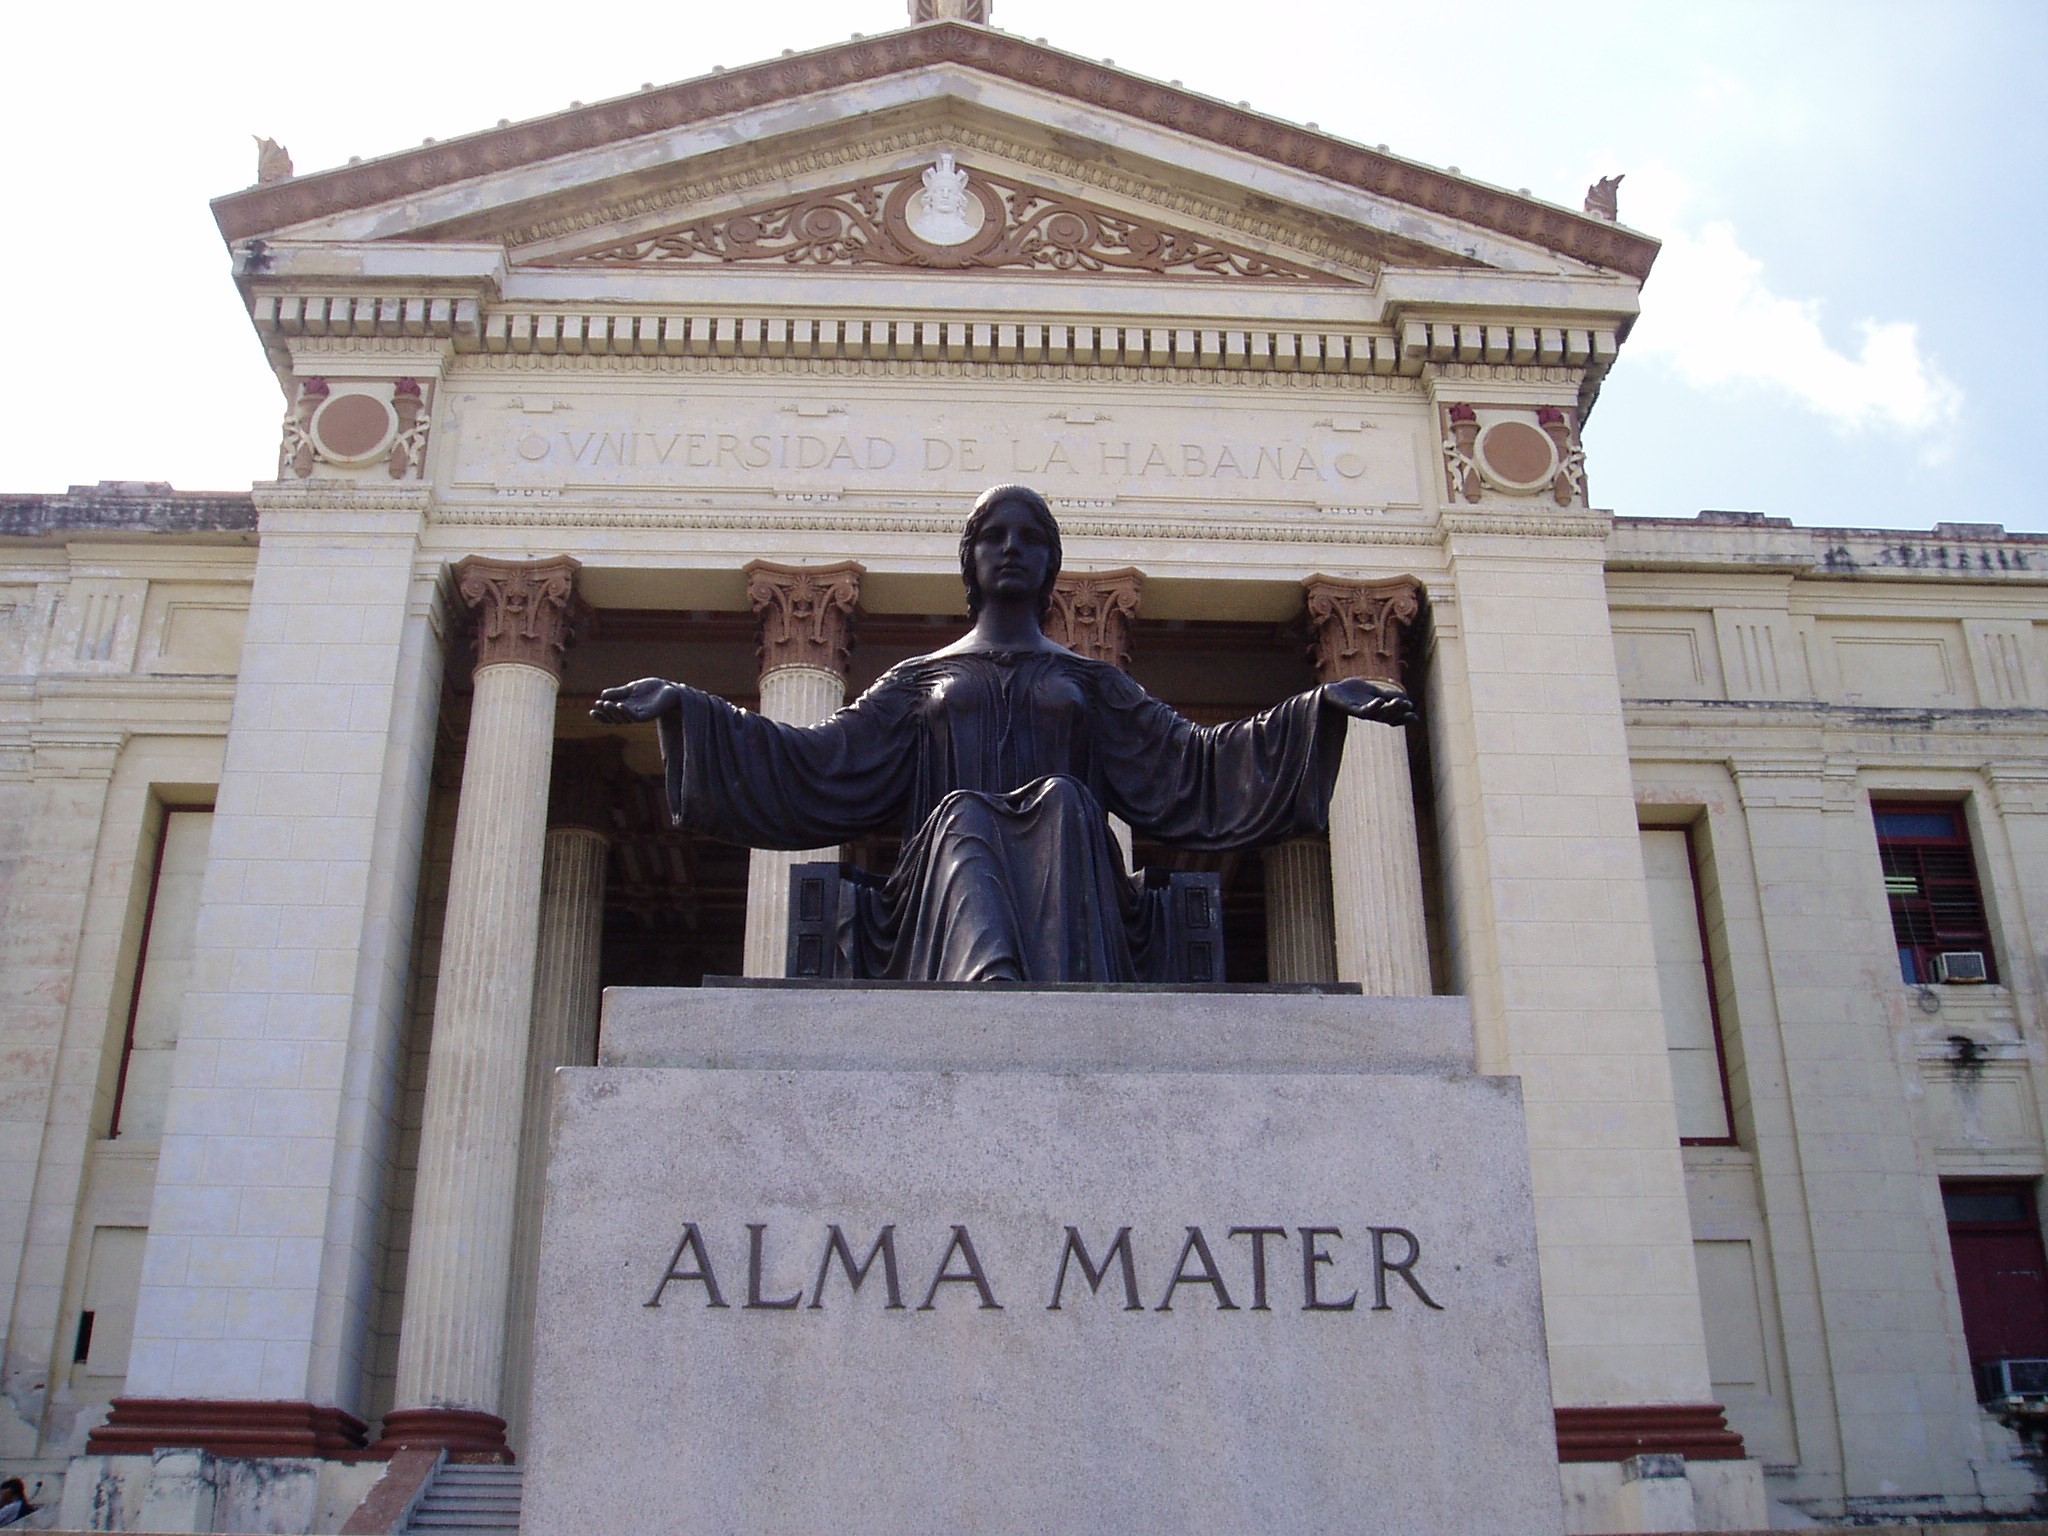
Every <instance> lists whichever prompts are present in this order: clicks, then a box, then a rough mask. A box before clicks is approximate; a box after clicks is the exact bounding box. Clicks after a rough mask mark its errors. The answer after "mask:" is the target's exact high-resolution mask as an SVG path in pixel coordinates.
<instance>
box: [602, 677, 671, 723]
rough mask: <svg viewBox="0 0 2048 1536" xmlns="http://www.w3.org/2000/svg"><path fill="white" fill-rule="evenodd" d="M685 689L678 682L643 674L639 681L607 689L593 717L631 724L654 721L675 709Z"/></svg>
mask: <svg viewBox="0 0 2048 1536" xmlns="http://www.w3.org/2000/svg"><path fill="white" fill-rule="evenodd" d="M682 696H683V690H682V689H681V688H680V687H678V686H677V685H676V684H674V683H665V682H663V681H662V680H661V679H660V678H658V677H643V678H641V679H640V681H639V682H637V683H622V684H620V686H618V687H617V688H607V689H605V690H604V692H602V693H600V694H599V695H598V696H597V703H596V704H594V705H592V706H591V710H590V718H591V719H593V720H602V721H604V722H605V724H607V725H629V724H632V723H635V722H637V721H641V720H652V719H653V718H654V717H655V716H656V715H660V714H664V713H666V712H667V711H668V710H670V709H672V708H674V706H675V702H676V700H677V699H679V698H681V697H682Z"/></svg>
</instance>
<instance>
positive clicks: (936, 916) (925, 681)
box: [591, 486, 1416, 983]
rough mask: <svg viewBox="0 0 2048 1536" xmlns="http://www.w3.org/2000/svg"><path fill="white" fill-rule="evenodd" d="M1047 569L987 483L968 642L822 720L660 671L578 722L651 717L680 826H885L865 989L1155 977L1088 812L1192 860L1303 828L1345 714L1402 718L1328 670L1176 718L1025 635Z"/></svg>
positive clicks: (1404, 707)
mask: <svg viewBox="0 0 2048 1536" xmlns="http://www.w3.org/2000/svg"><path fill="white" fill-rule="evenodd" d="M1059 570H1060V534H1059V525H1058V524H1057V523H1056V522H1055V521H1054V520H1053V516H1052V513H1051V511H1050V510H1049V509H1048V508H1047V507H1046V504H1045V502H1044V500H1043V499H1042V498H1041V497H1040V496H1039V495H1038V494H1037V493H1036V492H1035V491H1032V490H1029V489H1027V488H1025V487H1023V486H997V487H995V488H994V489H992V490H990V491H987V492H985V493H984V494H983V495H982V496H981V498H980V500H979V501H977V502H976V504H975V508H974V512H973V515H972V516H971V517H970V518H969V519H968V522H967V528H966V531H965V532H964V533H963V534H962V536H961V540H960V574H961V578H962V579H963V580H964V581H965V583H966V586H967V606H968V613H969V616H970V618H971V620H972V627H971V628H970V629H969V631H968V633H967V634H965V635H964V636H962V637H961V638H960V639H959V640H956V641H954V642H953V644H951V645H949V646H946V647H945V648H944V649H942V650H938V651H934V652H932V653H931V654H930V655H928V656H918V657H913V658H912V659H911V660H909V661H906V662H903V663H902V664H901V665H899V666H895V667H892V668H890V670H889V671H888V672H887V673H885V674H884V675H883V676H882V677H881V678H880V679H879V680H878V681H877V682H876V683H875V685H874V686H873V687H872V688H870V689H868V690H867V692H865V693H864V694H862V695H861V696H860V697H859V698H858V699H855V700H854V701H853V702H852V703H850V704H848V705H847V706H846V707H845V708H844V709H841V710H840V711H839V712H838V713H837V714H835V715H833V716H832V717H831V718H830V719H828V720H825V721H822V722H820V723H819V724H817V725H812V726H789V725H782V724H779V723H777V722H775V721H771V720H765V719H763V718H761V717H760V716H759V715H756V714H752V713H750V712H748V711H746V710H741V709H736V708H734V707H733V706H732V705H730V704H727V703H726V702H725V701H724V700H722V699H719V698H717V697H715V696H713V695H711V694H707V693H704V692H703V691H701V690H699V689H696V688H691V687H689V686H687V685H685V684H681V683H672V682H664V681H662V680H661V679H658V678H643V679H642V680H641V681H639V682H636V683H629V684H626V685H625V686H623V687H618V688H608V689H606V690H605V691H604V692H603V693H601V694H600V695H599V696H598V703H597V707H596V708H595V709H593V710H592V711H591V713H592V714H593V715H595V716H596V717H597V718H598V719H600V720H607V721H621V722H622V721H640V720H654V721H656V722H657V723H658V724H659V727H660V731H661V744H662V755H663V760H664V764H665V768H666V774H667V784H668V797H669V808H670V811H671V813H672V814H673V815H674V817H675V819H676V821H677V823H678V824H679V825H682V826H687V827H690V828H692V829H694V830H696V831H700V832H705V833H708V834H710V835H712V836H714V837H720V838H725V839H727V840H729V841H733V842H738V843H744V844H747V845H749V846H752V847H757V848H792V849H795V848H817V847H821V846H825V845H827V844H831V843H837V842H842V841H844V840H846V839H848V838H851V837H855V836H858V835H860V834H861V833H865V832H873V831H879V830H885V829H900V830H901V831H902V834H903V838H904V842H903V851H902V854H901V856H900V857H899V858H898V859H897V862H896V868H895V869H894V871H893V872H892V873H891V874H890V875H889V877H888V879H887V881H886V882H885V883H884V884H882V885H881V886H879V887H876V888H864V889H863V890H862V891H861V892H860V897H859V908H858V912H857V914H856V932H855V946H854V947H855V953H856V955H857V956H858V957H860V962H861V968H862V971H863V973H864V974H866V975H869V976H872V977H875V978H878V979H895V980H910V981H987V982H1011V983H1045V982H1063V981H1092V982H1117V981H1124V982H1128V981H1156V980H1162V979H1165V974H1166V973H1165V970H1164V967H1165V966H1166V964H1167V959H1166V955H1165V953H1164V950H1165V944H1164V924H1163V920H1162V914H1161V911H1160V905H1159V899H1158V898H1159V893H1157V892H1147V891H1145V890H1144V889H1143V888H1142V886H1141V885H1140V884H1139V883H1138V882H1137V881H1135V880H1134V879H1133V877H1132V876H1131V875H1130V874H1129V873H1128V872H1127V871H1126V870H1125V868H1124V863H1123V857H1122V854H1121V851H1120V850H1119V849H1118V847H1117V845H1116V842H1115V840H1114V839H1113V838H1112V837H1111V835H1110V830H1109V821H1108V818H1109V816H1110V815H1111V814H1114V815H1117V816H1120V817H1122V818H1123V819H1124V820H1125V821H1126V822H1128V823H1129V824H1130V826H1131V827H1132V829H1133V830H1134V831H1136V832H1139V833H1141V834H1143V835H1145V836H1148V837H1153V838H1157V839H1158V840H1159V841H1161V842H1164V843H1167V844H1169V845H1172V846H1176V847H1182V848H1194V849H1213V850H1220V849H1230V848H1250V847H1256V846H1259V845H1261V844H1265V843H1271V842H1279V841H1282V840H1284V839H1287V838H1292V837H1299V836H1301V835H1302V834H1304V833H1308V832H1314V831H1321V830H1322V829H1323V828H1325V827H1326V826H1327V824H1328V816H1329V802H1330V790H1331V787H1332V785H1333V783H1334V782H1335V779H1336V773H1337V765H1338V761H1339V758H1340V756H1341V754H1342V751H1343V745H1344V733H1345V727H1346V725H1347V723H1348V722H1349V721H1350V720H1352V719H1359V720H1370V721H1378V722H1380V723H1383V724H1387V725H1405V724H1407V723H1409V722H1410V721H1412V720H1414V719H1415V718H1416V715H1415V707H1414V705H1413V704H1412V703H1411V702H1410V700H1409V698H1408V696H1407V695H1406V694H1405V693H1403V692H1401V691H1400V690H1399V689H1396V688H1385V687H1381V686H1379V685H1377V684H1373V683H1370V682H1365V681H1363V680H1359V679H1350V680H1346V681H1343V682H1338V683H1328V684H1324V685H1323V686H1321V687H1318V688H1312V689H1310V690H1309V691H1308V692H1306V693H1302V694H1297V695H1296V696H1295V697H1293V698H1291V699H1288V700H1286V701H1284V702H1282V703H1280V704H1278V705H1275V706H1274V707H1273V708H1272V709H1269V710H1267V711H1265V712H1264V713H1263V714H1259V715H1254V716H1252V717H1251V718H1249V719H1246V720H1236V721H1232V722H1230V723H1229V724H1226V725H1219V726H1208V727H1204V726H1198V725H1195V724H1194V723H1193V722H1191V721H1189V720H1188V719H1186V718H1185V717H1184V716H1182V715H1181V714H1179V713H1178V712H1177V711H1175V710H1174V709H1172V708H1170V707H1169V706H1167V705H1165V704H1163V703H1161V702H1160V701H1159V700H1157V699H1155V698H1153V697H1152V696H1151V695H1150V694H1148V693H1147V692H1146V691H1145V690H1144V689H1143V688H1141V687H1139V686H1138V685H1137V684H1136V683H1135V682H1133V681H1132V680H1131V679H1130V677H1129V676H1127V675H1126V674H1125V673H1123V672H1121V671H1119V670H1118V669H1117V668H1115V667H1112V666H1109V665H1107V664H1105V663H1103V662H1099V661H1093V660H1090V659H1089V658H1087V657H1084V656H1077V655H1075V654H1074V653H1073V652H1072V651H1070V650H1068V649H1067V648H1066V647H1064V646H1062V645H1059V644H1056V643H1055V642H1054V641H1052V640H1049V639H1047V638H1046V635H1045V631H1044V627H1043V625H1044V619H1045V615H1046V612H1047V610H1048V606H1049V604H1050V602H1051V596H1052V589H1053V582H1054V581H1055V579H1056V578H1057V577H1058V575H1059Z"/></svg>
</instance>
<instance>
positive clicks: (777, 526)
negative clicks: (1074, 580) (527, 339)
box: [432, 498, 1441, 547]
mask: <svg viewBox="0 0 2048 1536" xmlns="http://www.w3.org/2000/svg"><path fill="white" fill-rule="evenodd" d="M969 499H971V498H963V499H962V501H961V507H962V508H964V507H965V506H966V505H967V502H968V500H969ZM960 518H961V512H960V511H959V510H951V511H946V512H938V513H916V512H877V513H859V512H841V511H811V512H777V511H760V512H752V511H742V510H732V509H722V510H720V511H716V512H693V511H688V510H685V509H683V508H681V507H640V508H632V509H627V508H620V507H616V506H586V505H581V504H577V503H570V502H546V503H540V504H536V503H534V502H530V501H520V502H516V503H509V504H506V505H502V506H500V505H489V504H477V503H455V504H448V503H443V504H441V505H438V506H436V507H435V508H434V512H433V518H432V521H433V523H434V524H435V525H436V526H440V527H451V528H524V529H536V528H547V529H571V528H576V529H628V530H656V529H659V530H664V531H690V532H717V533H731V532H740V533H755V532H761V533H790V532H797V533H818V534H826V533H843V534H862V535H868V534H913V535H921V536H933V537H942V538H946V539H957V538H958V537H959V536H960ZM1060 532H1061V534H1062V535H1063V536H1065V537H1066V538H1069V539H1078V538H1103V539H1129V538H1134V537H1141V538H1146V539H1183V540H1187V541H1189V542H1191V543H1200V542H1212V543H1214V542H1221V543H1243V544H1271V545H1296V546H1300V545H1331V546H1335V545H1344V546H1351V545H1386V546H1402V547H1431V546H1434V545H1436V544H1438V543H1440V542H1441V540H1440V538H1439V537H1438V534H1437V532H1436V530H1435V529H1433V528H1426V527H1417V526H1414V525H1412V524H1410V525H1407V526H1400V527H1369V526H1351V527H1332V526H1328V525H1323V524H1312V523H1301V522H1296V523H1286V522H1274V521H1261V522H1256V523H1239V522H1226V521H1222V520H1218V521H1216V522H1186V521H1167V520H1164V519H1153V518H1148V517H1145V516H1142V515H1133V516H1131V517H1128V518H1082V517H1075V516H1073V515H1071V514H1068V515H1066V516H1062V517H1061V518H1060Z"/></svg>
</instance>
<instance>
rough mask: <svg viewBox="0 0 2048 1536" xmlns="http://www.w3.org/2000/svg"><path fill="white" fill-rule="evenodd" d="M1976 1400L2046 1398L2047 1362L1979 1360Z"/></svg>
mask: <svg viewBox="0 0 2048 1536" xmlns="http://www.w3.org/2000/svg"><path fill="white" fill-rule="evenodd" d="M1975 1369H1976V1374H1977V1397H1978V1400H1979V1401H1980V1402H1981V1401H1990V1400H1991V1399H1994V1398H2016V1397H2033V1398H2040V1397H2048V1360H1979V1361H1978V1362H1977V1364H1976V1368H1975Z"/></svg>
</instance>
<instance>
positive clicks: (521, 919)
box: [384, 558, 578, 1453]
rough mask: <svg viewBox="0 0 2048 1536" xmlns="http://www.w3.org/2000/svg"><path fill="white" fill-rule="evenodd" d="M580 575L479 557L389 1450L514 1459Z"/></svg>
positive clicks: (467, 585) (463, 571) (460, 574)
mask: <svg viewBox="0 0 2048 1536" xmlns="http://www.w3.org/2000/svg"><path fill="white" fill-rule="evenodd" d="M577 569H578V567H577V563H576V562H575V561H574V560H570V559H567V558H563V559H557V560H544V561H538V562H534V563H531V564H514V563H510V562H506V561H498V560H482V559H476V558H471V559H468V560H464V561H463V562H462V563H461V564H460V565H458V566H457V567H456V568H455V579H456V590H457V591H458V592H459V593H460V595H461V597H462V600H463V601H464V602H465V603H467V604H468V605H469V606H470V607H471V608H472V609H473V610H474V613H475V619H476V687H475V693H474V695H473V697H472V700H471V704H470V717H469V743H468V747H467V750H466V752H465V754H464V757H463V764H462V798H461V802H460V806H459V809H458V810H457V812H456V821H455V849H454V858H453V862H452V865H451V868H450V871H449V878H448V903H447V910H446V916H445V918H444V920H443V928H442V939H441V974H440V980H439V983H438V986H437V988H436V991H435V994H434V1034H433V1046H432V1050H431V1053H430V1054H429V1056H428V1060H427V1102H426V1112H425V1117H424V1120H423V1123H422V1125H421V1129H420V1163H419V1172H418V1175H417V1180H416V1183H415V1186H414V1194H413V1221H412V1242H411V1246H410V1249H409V1251H408V1256H407V1261H406V1280H405V1318H404V1322H403V1325H402V1327H401V1331H400V1334H399V1345H398V1383H397V1393H396V1398H397V1403H398V1407H397V1408H396V1409H395V1410H394V1411H393V1412H391V1413H389V1414H387V1415H386V1416H385V1420H384V1440H385V1443H386V1444H388V1445H397V1444H439V1445H445V1446H448V1447H449V1448H450V1449H453V1450H464V1451H477V1452H493V1451H495V1452H499V1453H502V1452H503V1451H504V1444H505V1442H504V1430H505V1424H504V1420H503V1419H501V1418H499V1417H498V1412H499V1407H500V1388H501V1386H502V1381H503V1372H504V1364H505V1359H504V1352H505V1302H506V1293H507V1291H508V1289H509V1287H510V1280H511V1256H512V1229H513V1215H514V1208H515V1192H516V1189H517V1180H518V1171H519V1141H520V1118H521V1111H522V1110H523V1108H524V1098H525V1090H526V1059H527V1045H528V1040H529V1036H530V1033H531V1029H532V1020H533V977H534V955H535V950H536V941H537V938H538V928H539V914H540V892H541V862H542V844H543V841H544V839H545V836H546V831H547V796H548V771H549V765H550V763H551V761H552V758H553V754H554V738H555V693H556V689H557V687H558V685H559V683H560V679H561V661H562V651H563V649H564V647H565V646H566V645H567V643H568V639H569V626H570V621H571V618H572V610H573V607H574V604H575V600H576V597H575V583H576V571H577Z"/></svg>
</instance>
